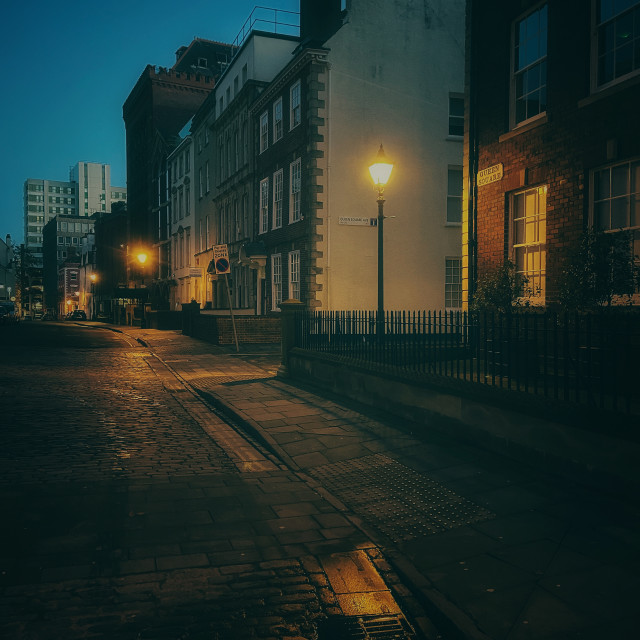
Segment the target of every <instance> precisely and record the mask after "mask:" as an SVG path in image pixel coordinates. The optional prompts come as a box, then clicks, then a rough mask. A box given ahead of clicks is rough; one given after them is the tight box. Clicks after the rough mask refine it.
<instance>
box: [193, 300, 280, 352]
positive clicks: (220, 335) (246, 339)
mask: <svg viewBox="0 0 640 640" xmlns="http://www.w3.org/2000/svg"><path fill="white" fill-rule="evenodd" d="M185 306H186V305H185ZM188 313H189V312H188V311H183V319H182V330H183V333H185V334H186V335H190V336H193V337H194V338H200V339H201V340H206V341H207V342H212V343H213V344H219V345H227V344H234V342H235V341H234V336H233V325H232V323H231V318H229V317H228V316H227V317H222V316H215V315H208V314H205V313H195V314H190V315H187V316H185V315H184V314H188ZM235 323H236V331H237V333H238V342H239V343H240V344H277V343H279V342H280V339H281V329H280V318H277V317H264V316H250V317H247V316H244V317H242V316H241V317H239V318H236V319H235Z"/></svg>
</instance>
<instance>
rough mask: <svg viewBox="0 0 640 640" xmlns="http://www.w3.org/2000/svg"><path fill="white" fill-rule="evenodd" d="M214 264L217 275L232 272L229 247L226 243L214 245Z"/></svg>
mask: <svg viewBox="0 0 640 640" xmlns="http://www.w3.org/2000/svg"><path fill="white" fill-rule="evenodd" d="M213 264H214V266H215V268H216V274H217V275H219V276H220V275H224V274H226V273H231V263H230V262H229V248H228V247H227V245H226V244H216V245H214V247H213Z"/></svg>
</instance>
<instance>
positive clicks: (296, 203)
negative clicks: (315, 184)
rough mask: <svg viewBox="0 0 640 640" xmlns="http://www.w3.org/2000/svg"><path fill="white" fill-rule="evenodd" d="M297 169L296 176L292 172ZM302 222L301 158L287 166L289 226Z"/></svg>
mask: <svg viewBox="0 0 640 640" xmlns="http://www.w3.org/2000/svg"><path fill="white" fill-rule="evenodd" d="M296 169H297V176H295V177H294V171H296ZM300 220H302V158H296V159H295V160H294V161H293V162H291V163H290V164H289V224H293V223H294V222H298V221H300Z"/></svg>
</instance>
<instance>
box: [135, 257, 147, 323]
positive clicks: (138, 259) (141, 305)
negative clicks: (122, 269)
mask: <svg viewBox="0 0 640 640" xmlns="http://www.w3.org/2000/svg"><path fill="white" fill-rule="evenodd" d="M148 257H149V256H148V255H147V254H146V253H145V252H144V251H138V252H137V253H136V260H137V261H138V263H139V264H140V271H141V274H142V287H144V265H145V263H146V262H147V258H148ZM144 303H145V301H144V300H143V299H142V292H140V308H141V309H140V310H141V314H140V328H141V329H145V328H146V326H145V320H144Z"/></svg>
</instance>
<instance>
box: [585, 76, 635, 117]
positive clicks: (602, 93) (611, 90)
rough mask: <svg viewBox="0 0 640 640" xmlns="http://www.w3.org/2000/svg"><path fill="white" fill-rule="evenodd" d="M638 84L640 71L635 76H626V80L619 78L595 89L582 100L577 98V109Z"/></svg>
mask: <svg viewBox="0 0 640 640" xmlns="http://www.w3.org/2000/svg"><path fill="white" fill-rule="evenodd" d="M638 84H640V73H637V74H636V75H635V76H633V77H631V78H627V79H626V80H621V81H620V82H617V83H616V84H613V85H609V86H608V87H606V88H605V89H595V90H594V91H593V92H592V93H591V95H590V96H588V97H586V98H583V99H582V100H578V109H581V108H583V107H588V106H589V105H591V104H593V103H594V102H598V101H599V100H605V99H606V98H609V97H611V96H615V95H616V94H618V93H620V92H621V91H626V90H627V89H630V88H631V87H635V86H636V85H638Z"/></svg>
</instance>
